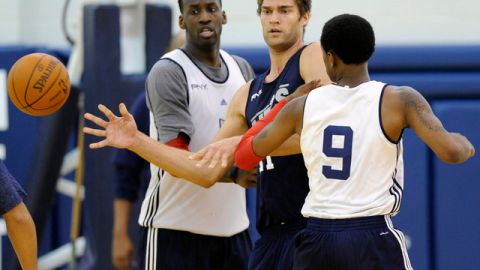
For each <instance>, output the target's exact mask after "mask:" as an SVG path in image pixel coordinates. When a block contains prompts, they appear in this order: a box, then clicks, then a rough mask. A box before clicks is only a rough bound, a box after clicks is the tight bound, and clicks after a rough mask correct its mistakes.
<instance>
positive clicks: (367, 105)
mask: <svg viewBox="0 0 480 270" xmlns="http://www.w3.org/2000/svg"><path fill="white" fill-rule="evenodd" d="M384 87H385V84H384V83H381V82H376V81H369V82H365V83H363V84H360V85H359V86H357V87H355V88H348V87H341V86H338V85H334V84H332V85H328V86H324V87H321V88H319V89H317V90H314V91H312V92H311V93H310V94H309V95H308V97H307V99H306V102H305V110H304V119H303V128H302V134H301V148H302V153H303V155H304V158H305V164H306V166H307V168H308V175H309V179H310V189H311V191H310V193H309V194H308V196H307V199H306V201H305V206H304V207H303V209H302V213H303V214H304V215H305V216H308V217H318V218H330V219H337V218H353V217H363V216H374V215H386V214H395V213H396V212H397V211H398V209H399V207H400V202H401V198H402V191H403V158H402V143H401V140H400V141H399V142H392V141H390V140H389V139H388V138H387V136H386V135H385V133H384V131H383V128H382V124H381V119H380V118H381V114H380V109H381V99H382V94H383V90H384Z"/></svg>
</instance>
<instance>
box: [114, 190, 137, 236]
mask: <svg viewBox="0 0 480 270" xmlns="http://www.w3.org/2000/svg"><path fill="white" fill-rule="evenodd" d="M131 210H132V202H130V201H128V200H125V199H115V200H114V201H113V213H114V215H113V218H114V219H113V234H114V235H126V234H128V220H129V218H130V213H131Z"/></svg>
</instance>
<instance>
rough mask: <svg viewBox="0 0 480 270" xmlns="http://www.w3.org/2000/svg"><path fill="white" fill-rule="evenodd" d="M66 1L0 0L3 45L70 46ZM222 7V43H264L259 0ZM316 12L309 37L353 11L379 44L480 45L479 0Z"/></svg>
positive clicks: (330, 7) (369, 3) (389, 1)
mask: <svg viewBox="0 0 480 270" xmlns="http://www.w3.org/2000/svg"><path fill="white" fill-rule="evenodd" d="M71 1H72V8H74V9H75V10H70V12H69V17H68V22H69V27H70V29H71V31H73V32H74V30H72V28H75V27H76V26H75V21H76V18H75V17H76V14H78V9H79V3H80V2H81V1H82V0H71ZM83 1H86V0H83ZM90 1H92V0H90ZM111 1H114V0H111ZM117 1H120V0H117ZM121 1H124V2H125V1H126V2H135V1H140V0H121ZM149 1H150V2H157V3H166V4H170V5H172V7H173V9H174V11H175V12H174V25H177V17H178V8H177V0H149ZM64 2H65V0H42V1H39V0H0V33H2V34H1V35H0V46H1V45H5V44H12V43H15V44H18V43H23V44H32V45H45V46H50V47H67V46H68V44H67V42H66V40H65V38H64V37H63V33H62V30H61V24H60V22H61V17H60V15H61V12H62V7H63V4H64ZM100 2H106V0H104V1H100ZM223 6H224V9H225V11H226V12H227V16H228V19H229V22H228V24H227V25H226V26H225V29H224V32H223V45H227V46H245V45H247V46H250V45H253V46H259V45H260V46H261V45H263V39H262V35H261V30H260V22H259V20H258V17H257V15H256V0H223ZM312 11H313V17H312V20H311V21H310V25H309V27H308V29H307V33H306V40H307V41H312V40H317V39H318V38H319V37H320V33H321V30H322V26H323V24H324V22H325V21H326V20H327V19H329V18H331V17H333V16H335V15H337V14H340V13H354V14H358V15H361V16H363V17H365V18H367V19H368V20H369V21H370V22H371V23H372V25H373V26H374V28H375V31H376V35H377V40H378V43H379V44H399V45H404V44H414V45H417V44H480V1H478V0H362V1H360V0H344V1H331V0H330V1H319V0H313V9H312ZM175 29H178V27H176V28H175Z"/></svg>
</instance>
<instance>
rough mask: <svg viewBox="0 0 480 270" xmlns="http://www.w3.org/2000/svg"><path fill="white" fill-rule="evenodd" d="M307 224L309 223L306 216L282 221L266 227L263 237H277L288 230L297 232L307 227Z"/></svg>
mask: <svg viewBox="0 0 480 270" xmlns="http://www.w3.org/2000/svg"><path fill="white" fill-rule="evenodd" d="M306 225H307V219H306V218H302V219H295V220H289V221H285V222H281V223H279V224H276V225H273V226H270V227H268V228H265V230H264V231H263V233H262V237H270V236H273V237H276V236H277V235H278V234H284V233H288V232H294V233H296V232H298V231H300V230H302V229H305V226H306Z"/></svg>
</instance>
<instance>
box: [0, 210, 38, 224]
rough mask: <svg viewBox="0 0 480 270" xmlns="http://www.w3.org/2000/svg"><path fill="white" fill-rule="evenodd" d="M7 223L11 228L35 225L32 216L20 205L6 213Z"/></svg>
mask: <svg viewBox="0 0 480 270" xmlns="http://www.w3.org/2000/svg"><path fill="white" fill-rule="evenodd" d="M4 218H5V223H6V224H7V227H9V228H25V227H32V226H33V227H35V224H34V223H33V220H32V217H31V216H30V214H29V213H28V211H26V209H25V210H24V209H23V208H20V207H19V206H17V207H15V208H14V209H13V210H11V211H10V212H7V214H5V215H4Z"/></svg>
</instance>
